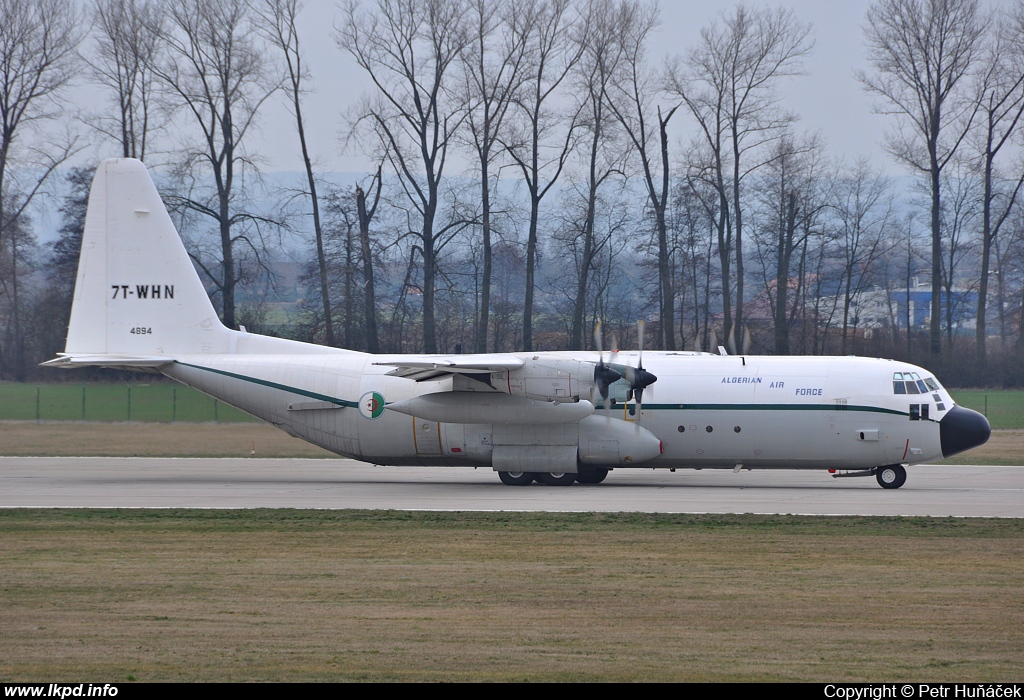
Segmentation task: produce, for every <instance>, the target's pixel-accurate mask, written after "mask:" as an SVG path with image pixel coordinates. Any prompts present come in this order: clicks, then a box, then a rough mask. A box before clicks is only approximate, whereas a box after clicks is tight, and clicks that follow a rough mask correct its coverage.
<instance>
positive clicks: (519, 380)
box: [491, 357, 596, 402]
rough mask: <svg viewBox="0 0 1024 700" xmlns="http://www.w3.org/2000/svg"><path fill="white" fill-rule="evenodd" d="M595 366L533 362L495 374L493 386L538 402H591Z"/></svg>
mask: <svg viewBox="0 0 1024 700" xmlns="http://www.w3.org/2000/svg"><path fill="white" fill-rule="evenodd" d="M595 366H596V364H595V363H593V362H585V361H581V360H572V359H559V358H549V357H546V358H544V359H531V360H526V362H525V364H524V365H523V366H522V367H520V368H519V369H514V370H507V371H501V372H492V373H491V386H493V387H494V388H495V389H497V390H498V391H502V392H505V393H507V394H512V395H513V396H522V397H525V398H528V399H534V400H535V401H558V402H566V401H579V400H581V399H584V400H590V399H591V395H592V391H593V387H594V367H595Z"/></svg>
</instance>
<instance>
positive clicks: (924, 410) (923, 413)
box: [921, 403, 929, 420]
mask: <svg viewBox="0 0 1024 700" xmlns="http://www.w3.org/2000/svg"><path fill="white" fill-rule="evenodd" d="M928 408H929V404H926V403H923V404H921V420H928Z"/></svg>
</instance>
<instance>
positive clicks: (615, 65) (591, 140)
mask: <svg viewBox="0 0 1024 700" xmlns="http://www.w3.org/2000/svg"><path fill="white" fill-rule="evenodd" d="M636 11H637V7H636V6H635V5H634V4H632V3H630V2H629V1H628V0H622V1H620V2H615V0H591V2H590V3H589V5H588V6H587V9H586V19H585V22H584V23H583V24H581V25H580V26H579V27H578V29H577V31H578V34H577V38H576V41H577V43H579V44H580V45H581V46H583V54H582V56H581V58H580V61H579V63H578V64H577V66H576V78H575V79H576V85H575V87H576V90H577V91H578V93H579V101H580V104H581V108H580V110H579V114H580V125H581V128H582V129H583V130H584V131H585V133H586V137H585V143H584V144H583V146H584V148H585V150H584V152H583V153H582V154H581V155H582V157H583V170H584V175H583V182H582V183H581V184H580V187H579V190H580V195H581V197H582V198H583V201H584V207H583V214H582V217H581V218H579V219H578V221H577V223H576V225H575V230H576V231H577V234H576V235H577V236H578V238H579V242H578V244H577V245H576V247H577V248H578V250H579V260H578V263H577V266H576V267H577V270H576V272H577V276H576V292H575V296H574V301H573V315H572V324H571V326H570V334H569V349H570V350H582V349H583V347H584V342H585V338H588V337H589V334H588V333H587V332H586V326H587V325H588V323H587V320H588V319H587V315H586V308H587V293H588V284H589V277H590V273H591V272H592V271H594V269H595V264H596V263H597V262H598V256H599V254H600V253H601V250H602V248H603V246H604V243H605V242H607V241H604V242H602V241H601V240H599V237H598V235H597V229H596V227H597V223H598V222H597V217H598V205H599V200H600V197H599V190H600V188H601V187H602V185H604V183H605V182H606V181H607V180H608V179H609V178H610V177H612V176H615V175H622V174H623V171H622V162H621V161H622V152H621V150H620V149H617V148H616V147H615V144H614V143H613V141H614V137H615V135H614V128H615V121H614V117H613V115H612V114H611V112H610V110H609V108H608V91H609V88H610V87H611V85H612V82H613V81H614V80H615V78H616V72H617V71H618V70H619V69H620V66H621V63H620V62H621V60H622V56H623V51H622V44H621V42H620V41H619V38H620V35H619V29H620V28H621V27H622V26H625V25H628V24H630V23H632V22H633V21H634V18H633V14H634V13H635V12H636Z"/></svg>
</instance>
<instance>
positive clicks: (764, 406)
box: [595, 403, 910, 416]
mask: <svg viewBox="0 0 1024 700" xmlns="http://www.w3.org/2000/svg"><path fill="white" fill-rule="evenodd" d="M628 405H631V406H635V405H636V404H628ZM595 408H597V409H603V408H604V406H603V405H602V404H600V403H599V404H598V405H597V406H595ZM611 409H613V410H621V409H622V404H618V405H616V406H612V407H611ZM644 410H645V411H826V412H832V411H836V412H838V413H844V412H850V411H861V412H865V413H889V414H892V415H894V416H907V415H910V414H909V413H907V412H906V411H896V410H893V409H891V408H881V407H879V406H836V405H835V404H792V403H653V404H648V403H645V404H644Z"/></svg>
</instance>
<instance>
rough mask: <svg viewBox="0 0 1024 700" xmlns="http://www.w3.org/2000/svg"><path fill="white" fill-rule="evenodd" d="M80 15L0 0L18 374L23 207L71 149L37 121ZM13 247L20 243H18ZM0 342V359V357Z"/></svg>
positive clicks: (6, 236)
mask: <svg viewBox="0 0 1024 700" xmlns="http://www.w3.org/2000/svg"><path fill="white" fill-rule="evenodd" d="M81 27H82V17H81V14H80V13H79V11H78V9H77V6H76V5H75V3H74V2H72V0H0V260H5V261H8V262H9V264H10V268H9V269H8V270H4V272H3V274H2V275H0V297H7V301H8V302H9V308H10V317H9V318H8V319H6V321H7V323H6V324H5V325H6V326H7V328H8V329H9V333H8V337H10V338H14V339H15V350H16V352H15V358H14V365H15V368H16V370H15V371H16V373H17V374H18V375H19V376H20V375H21V374H23V372H24V365H25V362H24V353H23V347H24V345H23V343H22V339H23V334H22V329H21V320H22V290H21V288H20V285H21V279H20V274H21V266H22V265H23V263H24V252H23V249H24V246H23V240H24V239H25V236H27V235H28V234H27V227H28V221H27V217H26V216H25V212H26V210H27V208H28V207H29V205H30V204H31V202H32V200H33V199H34V198H35V197H36V195H37V194H39V193H40V192H41V191H42V188H43V186H44V185H45V183H46V181H47V180H48V179H49V177H50V175H51V174H52V173H53V171H54V170H55V169H56V168H57V167H58V166H59V165H60V164H61V163H63V162H65V161H66V160H67V159H68V158H69V157H70V156H71V155H72V154H73V153H74V152H75V140H74V139H73V138H68V139H67V140H66V141H65V142H64V143H62V144H57V143H56V142H54V141H52V140H51V139H50V138H49V137H48V135H47V134H46V133H45V132H44V128H43V127H44V124H45V123H46V122H49V121H52V120H54V119H55V118H56V117H57V116H58V115H59V113H58V112H57V111H56V110H55V106H56V105H59V104H60V103H61V101H62V99H63V91H64V88H66V87H67V86H68V85H69V84H70V82H71V81H72V79H73V77H74V75H75V69H76V60H77V54H76V48H77V46H78V43H79V41H80V40H81V38H82V31H81ZM19 246H22V247H21V248H19ZM3 354H4V353H3V348H2V347H0V357H2V356H3Z"/></svg>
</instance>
